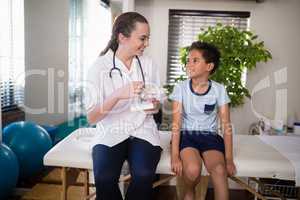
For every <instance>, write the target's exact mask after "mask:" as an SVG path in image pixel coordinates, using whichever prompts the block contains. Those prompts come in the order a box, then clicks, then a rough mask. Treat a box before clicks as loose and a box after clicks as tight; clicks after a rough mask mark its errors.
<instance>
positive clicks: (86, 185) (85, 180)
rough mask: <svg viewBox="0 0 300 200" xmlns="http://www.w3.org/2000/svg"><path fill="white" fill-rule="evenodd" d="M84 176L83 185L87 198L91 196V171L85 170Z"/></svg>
mask: <svg viewBox="0 0 300 200" xmlns="http://www.w3.org/2000/svg"><path fill="white" fill-rule="evenodd" d="M83 174H84V182H83V184H84V186H83V187H84V196H85V197H86V196H89V194H90V191H89V190H90V188H89V182H90V181H89V171H88V170H84V171H83Z"/></svg>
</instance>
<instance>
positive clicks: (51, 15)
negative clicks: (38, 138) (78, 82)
mask: <svg viewBox="0 0 300 200" xmlns="http://www.w3.org/2000/svg"><path fill="white" fill-rule="evenodd" d="M68 3H69V0H51V1H49V0H26V1H25V2H24V7H25V12H24V15H25V70H26V72H27V73H28V72H34V71H32V70H40V72H43V73H45V75H34V76H30V77H28V78H26V81H25V83H26V85H25V106H26V107H29V108H34V109H37V108H45V112H43V113H42V114H32V113H29V112H28V110H26V120H32V121H36V122H38V123H41V124H44V123H46V124H57V123H60V122H63V121H65V120H66V119H67V112H68V110H67V105H68V104H67V101H68V98H67V97H68V95H67V94H68V92H67V89H68V88H67V85H68V76H67V74H68V19H69V16H68V15H69V7H68ZM50 68H51V70H53V71H52V72H53V73H52V72H51V71H50V72H48V69H50ZM63 73H64V74H63ZM59 75H60V76H59ZM48 76H49V80H47V79H48ZM51 76H53V77H54V79H53V80H52V81H51ZM58 84H64V88H63V90H62V91H61V93H62V95H59V94H58ZM61 86H62V85H61ZM58 98H60V100H58ZM59 109H60V111H59Z"/></svg>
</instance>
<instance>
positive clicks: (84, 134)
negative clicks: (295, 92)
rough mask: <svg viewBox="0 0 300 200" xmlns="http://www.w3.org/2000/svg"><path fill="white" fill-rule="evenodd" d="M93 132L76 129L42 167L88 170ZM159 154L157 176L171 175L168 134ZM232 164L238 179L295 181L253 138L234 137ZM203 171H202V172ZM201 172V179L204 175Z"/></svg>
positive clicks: (289, 168) (279, 158) (284, 162)
mask: <svg viewBox="0 0 300 200" xmlns="http://www.w3.org/2000/svg"><path fill="white" fill-rule="evenodd" d="M96 135H97V132H96V129H94V128H82V129H77V130H76V131H74V132H73V133H72V134H70V135H69V136H68V137H66V138H65V139H64V140H62V141H61V142H60V143H58V144H56V145H55V146H54V147H53V148H52V149H51V150H50V151H49V152H47V154H46V155H45V156H44V165H46V166H57V167H71V168H82V169H90V170H92V166H93V165H92V158H91V143H92V140H94V139H96V137H97V136H96ZM160 137H161V141H162V144H163V149H164V151H163V153H162V156H161V160H160V162H159V164H158V167H157V173H158V174H173V173H172V172H171V165H170V149H169V147H170V139H171V134H170V132H167V131H160ZM234 161H235V164H236V167H237V174H236V176H238V177H260V178H279V179H288V180H294V179H295V170H294V167H293V165H292V164H291V162H290V161H289V160H288V159H287V158H285V157H284V156H283V155H281V154H280V153H279V152H278V151H277V150H275V149H274V148H273V147H272V146H270V145H267V144H265V143H264V142H263V141H262V140H261V139H260V138H259V137H257V136H248V135H235V136H234ZM203 169H204V168H203ZM206 174H207V172H206V170H203V175H206Z"/></svg>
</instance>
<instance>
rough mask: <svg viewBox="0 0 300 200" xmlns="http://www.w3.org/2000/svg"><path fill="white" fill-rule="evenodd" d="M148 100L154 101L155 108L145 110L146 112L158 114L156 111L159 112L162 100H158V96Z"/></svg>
mask: <svg viewBox="0 0 300 200" xmlns="http://www.w3.org/2000/svg"><path fill="white" fill-rule="evenodd" d="M148 101H150V102H151V103H153V105H154V108H153V109H147V110H144V112H145V113H146V114H156V113H158V111H159V108H160V101H159V100H157V99H156V98H151V99H149V100H148Z"/></svg>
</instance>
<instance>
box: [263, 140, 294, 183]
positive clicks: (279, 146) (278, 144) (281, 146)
mask: <svg viewBox="0 0 300 200" xmlns="http://www.w3.org/2000/svg"><path fill="white" fill-rule="evenodd" d="M259 138H260V139H261V140H262V141H264V142H265V143H266V144H268V145H270V146H272V147H273V148H274V149H276V150H277V151H278V152H280V153H281V154H282V155H283V156H284V157H286V158H287V159H288V160H289V161H290V162H291V163H292V165H293V167H294V169H295V182H296V186H298V187H299V186H300V137H298V136H267V135H263V136H259Z"/></svg>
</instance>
